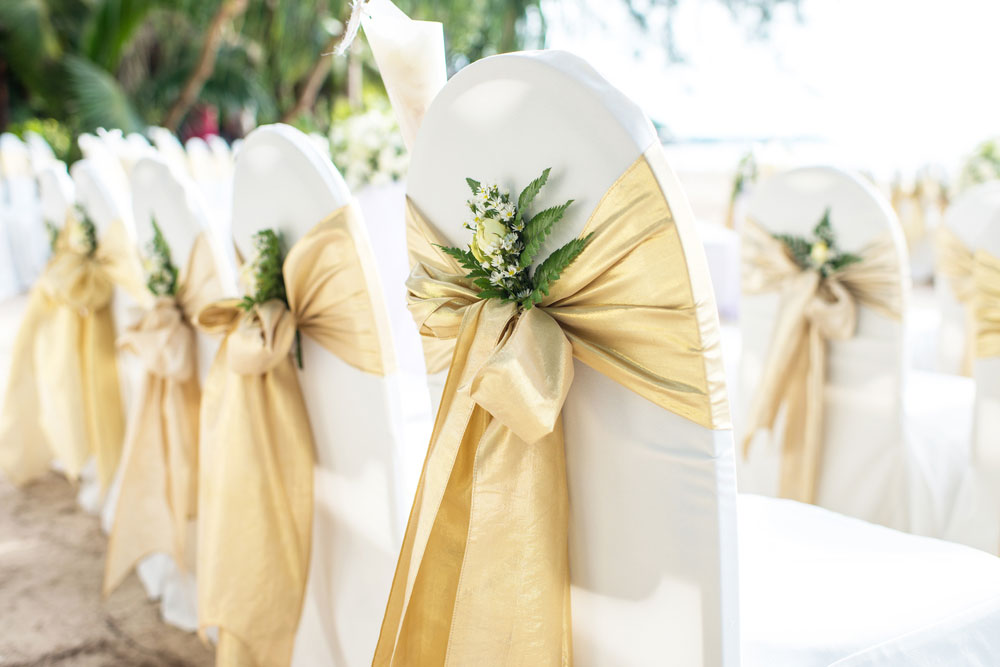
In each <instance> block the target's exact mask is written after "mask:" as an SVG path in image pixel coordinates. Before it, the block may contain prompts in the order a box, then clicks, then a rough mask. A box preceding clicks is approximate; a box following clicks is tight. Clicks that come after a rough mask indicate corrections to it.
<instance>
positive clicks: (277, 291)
mask: <svg viewBox="0 0 1000 667" xmlns="http://www.w3.org/2000/svg"><path fill="white" fill-rule="evenodd" d="M282 246H283V244H282V242H281V236H280V235H279V234H278V233H277V232H275V231H274V230H273V229H262V230H260V231H259V232H257V233H256V234H254V235H253V249H254V256H253V258H252V259H251V260H250V261H249V262H248V263H247V264H246V265H244V267H243V279H244V282H245V283H246V286H247V293H246V294H245V295H244V296H243V300H242V301H241V302H240V307H241V308H243V310H245V311H251V310H253V308H254V306H257V305H258V304H263V303H266V302H268V301H271V300H272V299H278V300H280V301H282V302H284V304H285V305H286V306H287V305H288V294H287V293H286V292H285V276H284V273H283V271H282V262H283V261H284V255H285V254H284V251H283V247H282ZM295 361H296V363H298V365H299V368H302V338H301V337H300V335H299V332H298V331H297V330H296V332H295Z"/></svg>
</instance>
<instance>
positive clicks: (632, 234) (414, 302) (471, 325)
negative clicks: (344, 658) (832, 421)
mask: <svg viewBox="0 0 1000 667" xmlns="http://www.w3.org/2000/svg"><path fill="white" fill-rule="evenodd" d="M662 159H663V158H662V153H661V151H660V149H659V146H656V147H654V148H652V149H650V151H648V152H647V154H646V155H643V156H640V158H639V159H638V160H637V161H636V162H635V163H634V164H633V165H632V166H631V167H629V169H628V170H627V171H626V172H625V173H624V174H623V175H622V176H621V177H620V178H619V180H618V181H617V182H616V183H615V184H614V185H613V186H612V187H611V188H610V189H609V190H608V192H607V193H606V194H605V195H604V197H603V199H602V200H601V202H600V203H599V204H598V205H597V207H596V209H595V210H594V212H593V214H592V215H591V218H590V220H589V221H588V223H587V225H586V229H585V230H584V232H583V233H584V234H587V233H591V232H592V233H593V234H594V236H593V238H592V239H591V241H590V243H589V244H588V245H587V247H586V249H584V251H583V253H582V254H581V255H580V256H579V257H578V258H577V260H576V261H575V262H574V263H573V264H572V265H570V267H569V268H568V269H567V270H566V271H565V272H564V273H563V275H562V277H561V278H560V279H559V281H558V282H556V283H555V285H554V286H553V288H552V290H551V293H550V294H549V296H548V297H546V299H545V300H544V301H543V302H542V303H541V304H540V305H539V306H538V307H536V308H532V309H531V310H527V311H520V310H519V309H518V308H517V307H516V306H515V305H513V304H505V303H501V302H500V301H498V300H488V301H483V300H480V299H479V298H478V297H477V296H476V294H477V293H478V291H479V290H478V288H476V287H475V286H474V285H472V284H471V283H470V281H468V279H466V278H465V277H464V274H465V271H463V270H462V269H461V268H459V267H458V265H457V264H456V263H455V262H454V260H452V259H451V258H450V257H448V256H447V255H445V254H444V253H442V252H441V251H440V250H439V249H438V248H435V247H434V246H433V245H431V244H432V243H434V242H435V239H436V238H438V234H437V233H436V232H435V230H434V228H433V227H432V226H431V224H430V223H429V222H428V221H426V220H425V219H424V218H423V217H422V216H421V214H420V212H419V211H418V210H417V209H416V207H415V206H414V205H413V204H412V202H411V203H410V204H409V206H408V209H407V216H408V229H409V230H410V234H409V243H410V249H411V253H412V259H413V260H414V263H415V265H414V267H413V270H412V272H411V275H410V278H409V280H408V281H407V287H408V289H409V300H410V308H411V311H412V313H413V315H414V318H415V320H416V322H417V325H418V327H419V328H420V332H421V334H422V335H423V336H424V337H425V338H431V339H439V340H440V341H441V342H442V344H441V345H440V346H438V349H439V350H440V349H443V347H444V343H448V344H449V345H450V346H451V347H452V350H453V351H452V355H451V368H450V371H449V374H448V380H447V383H446V385H445V389H444V394H443V396H442V399H441V408H440V410H439V412H438V415H437V419H436V423H435V425H434V431H433V434H432V436H431V441H430V444H429V447H428V452H427V459H426V461H425V463H424V470H423V473H422V475H421V479H420V485H419V487H418V490H417V494H416V497H415V500H414V504H413V509H412V512H411V514H410V520H409V525H408V526H407V530H406V535H405V538H404V541H403V545H402V550H401V552H400V557H399V564H398V566H397V570H396V575H395V578H394V581H393V585H392V590H391V593H390V596H389V600H388V604H387V608H386V614H385V620H384V621H383V625H382V632H381V636H380V638H379V643H378V648H377V650H376V653H375V658H374V662H373V664H374V665H377V666H380V667H381V666H385V665H393V666H404V665H405V666H410V665H420V666H421V667H430V666H433V665H461V666H464V665H484V664H497V665H501V664H503V665H553V664H557V665H558V664H561V665H567V664H570V663H571V662H572V637H571V627H570V626H571V621H570V604H569V602H570V600H569V594H570V577H569V562H568V542H567V529H568V526H567V522H568V511H569V501H568V497H567V489H566V467H565V460H564V447H563V433H562V423H561V411H562V405H563V402H564V400H565V399H566V396H567V395H568V393H569V391H570V385H571V383H572V379H573V358H574V357H575V358H577V359H579V360H580V361H582V362H583V363H585V364H587V365H588V366H590V367H592V368H594V369H595V370H598V371H600V372H601V373H603V374H604V375H606V376H608V377H609V378H611V379H613V380H615V381H616V382H619V383H621V384H622V385H624V386H626V387H628V388H629V389H631V390H633V391H635V392H636V393H638V394H639V395H641V396H643V397H645V398H646V399H648V400H650V401H652V402H654V403H656V404H657V405H659V406H661V407H663V408H664V409H666V410H670V411H671V412H674V413H676V414H679V415H681V416H683V417H685V418H687V419H690V420H691V421H693V422H695V423H697V424H699V425H702V426H704V427H706V428H712V429H723V428H729V414H728V402H727V398H726V393H725V377H724V372H723V367H722V355H721V346H720V341H719V330H718V321H717V318H716V311H715V304H714V302H713V301H712V299H711V297H710V296H708V298H705V295H710V294H711V292H710V290H707V291H698V292H697V293H698V295H699V298H698V299H696V298H695V296H694V294H695V289H694V288H693V287H692V283H691V279H690V278H689V275H688V271H687V261H688V257H687V254H686V253H685V247H688V248H690V247H692V246H693V245H696V244H698V240H697V238H695V236H694V231H693V230H691V229H687V228H682V227H681V228H679V227H678V226H677V225H676V223H675V221H674V218H673V214H672V212H671V210H670V207H669V205H668V203H667V201H666V199H665V197H664V195H663V192H662V190H661V189H660V186H659V183H658V181H657V176H656V174H657V171H656V170H657V169H659V168H660V166H659V165H660V164H661V163H662ZM438 362H439V360H438V359H434V360H433V361H432V363H438ZM431 368H434V366H431ZM612 445H613V443H609V446H612Z"/></svg>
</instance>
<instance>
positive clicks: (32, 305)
mask: <svg viewBox="0 0 1000 667" xmlns="http://www.w3.org/2000/svg"><path fill="white" fill-rule="evenodd" d="M65 236H66V235H65V234H63V235H62V237H61V238H60V240H59V242H58V243H57V247H56V252H55V254H54V256H53V257H52V259H51V260H50V261H49V263H48V265H47V266H46V267H45V270H44V271H43V273H42V275H41V276H40V277H39V280H38V284H37V285H36V286H35V287H34V288H33V289H32V290H31V294H30V296H29V298H28V304H27V308H26V310H25V314H24V319H23V320H22V322H21V328H20V329H19V331H18V334H17V337H16V339H15V341H14V348H13V352H12V356H11V368H10V377H9V379H8V382H7V392H6V394H5V396H4V405H3V410H2V413H0V469H2V470H3V472H4V474H5V475H6V476H7V477H8V479H10V480H11V481H13V482H14V483H15V484H24V483H26V482H28V481H30V480H32V479H35V478H36V477H38V476H40V475H43V474H44V473H45V472H46V471H47V470H48V469H49V467H50V465H51V463H52V461H53V460H57V461H59V462H60V463H61V464H62V466H63V467H64V470H65V472H66V475H67V476H68V477H70V478H71V479H76V478H78V477H79V475H80V471H81V470H82V469H83V466H84V465H85V464H86V462H87V460H88V458H89V457H90V456H94V457H95V459H96V462H97V475H98V480H99V482H100V486H101V490H102V491H105V490H107V487H108V485H109V484H110V483H111V479H112V477H113V476H114V473H115V470H116V468H117V466H118V459H119V456H120V454H121V448H122V438H123V431H124V417H123V415H122V402H121V395H120V391H119V388H118V367H117V363H116V357H115V332H114V322H113V320H112V315H111V308H110V302H111V298H112V295H113V291H114V287H115V286H116V285H118V286H120V287H122V288H124V289H126V290H127V291H128V292H129V293H130V294H131V295H132V296H133V297H134V298H135V299H136V300H137V301H138V302H140V303H142V302H143V300H144V299H145V296H146V294H147V292H146V289H145V287H144V286H143V279H142V269H141V265H140V263H139V257H138V254H137V253H136V251H135V248H134V246H133V245H132V243H131V240H130V239H129V236H128V233H127V232H126V230H125V227H124V225H123V224H122V223H121V222H120V221H119V222H115V223H112V224H111V225H110V226H109V227H108V229H107V230H106V231H105V233H104V234H103V236H102V238H101V240H100V243H99V244H98V247H97V249H96V250H95V252H94V253H93V255H90V256H88V255H85V254H81V253H79V252H77V251H76V250H74V249H72V248H70V247H69V244H68V243H67V242H66V240H65Z"/></svg>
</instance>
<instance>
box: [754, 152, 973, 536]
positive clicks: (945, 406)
mask: <svg viewBox="0 0 1000 667" xmlns="http://www.w3.org/2000/svg"><path fill="white" fill-rule="evenodd" d="M827 208H830V210H831V221H832V223H833V226H834V229H835V230H836V232H837V234H838V242H839V243H840V245H841V246H842V247H843V248H845V249H847V250H852V251H857V250H859V249H860V248H861V247H863V246H864V245H866V244H867V243H869V242H871V241H872V240H874V239H876V238H878V237H880V236H884V235H888V236H890V237H891V238H892V239H893V241H894V244H895V247H896V249H897V256H898V257H899V258H900V260H899V273H898V275H899V280H900V281H901V284H902V285H903V286H904V299H903V314H902V317H901V318H900V319H899V320H894V319H891V318H889V317H886V316H884V315H881V314H879V313H877V312H875V311H874V310H873V309H871V308H869V307H866V306H864V305H860V304H859V311H858V326H857V331H856V332H855V335H854V337H853V338H851V339H849V340H845V341H831V342H828V343H827V346H828V358H827V371H826V372H827V379H826V393H825V397H824V403H825V405H824V426H823V428H824V441H823V459H822V464H821V469H820V481H819V486H818V489H817V500H816V504H817V505H820V506H821V507H826V508H828V509H831V510H834V511H836V512H840V513H842V514H846V515H848V516H854V517H858V518H861V519H865V520H867V521H873V522H875V523H881V524H883V525H886V526H890V527H894V528H899V529H904V530H909V531H911V532H915V533H918V534H923V535H931V536H940V535H941V533H942V530H943V525H944V522H945V521H946V520H947V516H948V514H949V512H950V507H951V504H952V502H953V499H954V494H955V489H956V486H957V483H958V478H959V476H960V474H961V469H962V466H963V461H964V457H965V451H966V449H967V446H966V444H965V443H967V441H968V430H969V428H970V419H971V417H970V410H971V385H970V384H969V383H968V382H964V381H963V380H962V379H961V378H953V377H949V376H943V375H940V374H937V373H930V372H924V371H912V372H911V371H907V370H906V361H905V360H906V345H905V343H904V339H905V330H906V329H905V326H906V314H907V311H908V307H909V286H910V279H909V273H908V269H907V264H906V249H905V244H904V242H903V238H902V233H901V230H900V228H899V223H898V222H897V220H896V218H895V215H894V214H893V212H892V210H891V208H890V207H889V204H888V202H887V201H886V200H885V199H884V198H883V197H882V195H881V194H879V193H878V192H877V191H876V190H875V189H874V188H873V187H872V186H871V185H870V184H868V183H867V182H866V181H864V180H863V179H861V178H860V177H857V176H853V175H851V174H848V173H846V172H843V171H840V170H836V169H832V168H807V169H796V170H791V171H788V172H784V173H782V174H778V175H776V176H774V177H772V178H770V179H768V180H766V181H764V182H762V183H760V184H759V185H758V187H757V188H756V189H755V191H754V193H753V195H752V196H751V198H750V201H749V206H748V213H749V216H750V218H751V219H753V220H755V221H756V222H757V224H760V225H763V226H765V228H766V229H767V230H768V231H770V232H783V233H790V234H796V235H800V236H809V235H810V233H811V231H812V228H813V227H814V226H815V225H816V223H817V222H818V221H819V219H820V218H821V217H822V215H823V212H824V211H825V210H826V209H827ZM778 303H779V295H778V293H777V292H771V293H765V294H752V295H744V298H743V302H742V304H741V321H740V328H741V332H742V337H743V340H742V357H741V366H740V391H739V395H740V399H741V400H740V407H739V408H738V409H737V416H738V417H743V416H744V415H745V414H746V413H745V411H746V409H747V406H748V405H749V402H750V398H751V397H752V396H753V389H754V387H755V386H756V383H757V382H758V381H759V378H760V376H761V373H762V369H763V364H764V362H765V359H766V355H767V352H768V349H769V345H770V340H771V334H772V327H773V324H774V318H775V315H776V313H777V309H778ZM741 424H743V419H741V418H740V419H737V422H736V426H737V430H738V431H739V430H740V427H741ZM781 429H782V425H781V423H780V422H779V424H778V425H777V429H776V430H777V432H778V434H779V436H780V433H781ZM740 437H741V438H742V434H741V435H740ZM780 460H781V438H780V437H777V436H776V435H775V434H768V433H762V434H758V435H757V437H756V438H755V439H754V440H753V442H752V444H751V450H750V454H749V457H748V458H747V459H746V460H745V461H742V463H741V465H740V490H741V491H746V492H749V493H761V494H764V495H777V479H778V477H777V475H778V466H779V464H780Z"/></svg>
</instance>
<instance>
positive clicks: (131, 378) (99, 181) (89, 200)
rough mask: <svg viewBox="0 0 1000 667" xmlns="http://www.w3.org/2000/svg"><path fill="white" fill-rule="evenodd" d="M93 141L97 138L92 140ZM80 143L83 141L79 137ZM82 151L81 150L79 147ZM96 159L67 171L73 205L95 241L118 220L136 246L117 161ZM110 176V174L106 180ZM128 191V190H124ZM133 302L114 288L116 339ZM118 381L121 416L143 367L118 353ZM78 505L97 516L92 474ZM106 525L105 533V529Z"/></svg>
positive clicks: (130, 316) (86, 479)
mask: <svg viewBox="0 0 1000 667" xmlns="http://www.w3.org/2000/svg"><path fill="white" fill-rule="evenodd" d="M94 139H95V140H97V139H96V137H94ZM81 140H82V137H81ZM81 148H82V146H81ZM96 155H97V156H98V157H97V158H96V159H90V158H84V159H82V160H78V161H77V162H74V163H73V166H71V167H70V176H72V178H73V185H74V187H75V190H76V201H77V204H79V205H80V207H82V208H83V210H84V212H85V213H86V214H87V215H88V216H89V217H90V219H91V221H93V223H94V227H95V229H96V231H97V239H98V241H100V240H101V238H102V237H103V235H104V233H105V232H106V231H107V230H108V228H109V227H110V226H111V223H113V222H114V221H116V220H121V221H122V224H123V225H124V227H125V232H126V233H127V234H128V236H129V238H130V239H131V240H132V243H133V244H134V243H135V225H134V224H133V218H132V211H131V205H130V197H129V194H128V190H127V189H126V190H125V192H121V191H120V190H116V189H115V188H116V186H115V185H114V183H115V181H116V178H115V177H116V176H117V175H118V174H119V172H118V171H116V170H115V169H114V168H115V167H117V168H118V170H120V169H121V165H120V164H118V162H117V161H115V162H109V161H107V160H106V159H105V158H104V157H102V156H101V153H100V152H99V150H98V151H97V152H96ZM109 173H110V174H112V176H111V177H109ZM126 188H127V186H126ZM134 309H135V301H134V299H133V298H132V297H131V296H130V295H129V294H128V292H126V291H125V290H124V289H123V288H121V287H118V286H115V288H114V294H113V296H112V299H111V313H112V316H113V318H114V327H115V338H117V337H118V336H120V335H121V333H122V332H123V331H124V330H125V327H126V326H128V324H129V323H130V322H132V321H133V320H134V319H135V318H136V313H135V312H134ZM117 358H118V359H117V360H118V378H119V389H120V391H121V398H122V403H123V406H124V411H123V414H126V415H127V414H129V411H130V410H131V407H132V405H133V403H134V401H135V396H136V394H137V393H138V391H139V387H140V383H141V382H142V373H143V370H142V366H141V365H140V364H139V362H138V360H136V359H135V358H134V357H132V356H131V355H127V354H125V353H119V354H118V355H117ZM77 498H78V501H79V503H80V504H81V505H82V506H83V507H84V509H86V510H88V511H90V512H93V513H98V512H100V511H101V509H102V508H101V494H100V491H99V489H98V485H97V480H96V478H94V477H93V476H92V471H89V470H84V472H83V483H82V484H81V487H80V493H79V495H78V496H77ZM113 507H114V494H109V496H108V500H107V506H106V507H104V508H103V509H104V510H105V516H108V515H109V514H113V512H114V509H113ZM107 525H108V524H107V523H106V522H105V529H107Z"/></svg>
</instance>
